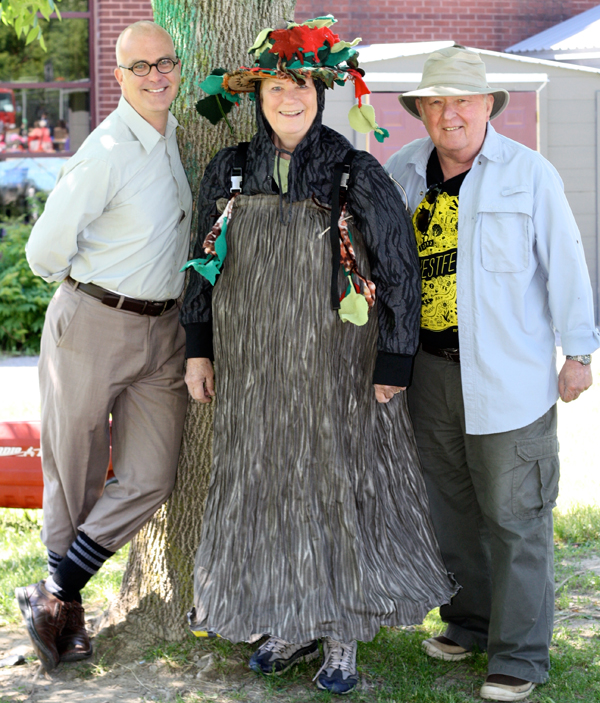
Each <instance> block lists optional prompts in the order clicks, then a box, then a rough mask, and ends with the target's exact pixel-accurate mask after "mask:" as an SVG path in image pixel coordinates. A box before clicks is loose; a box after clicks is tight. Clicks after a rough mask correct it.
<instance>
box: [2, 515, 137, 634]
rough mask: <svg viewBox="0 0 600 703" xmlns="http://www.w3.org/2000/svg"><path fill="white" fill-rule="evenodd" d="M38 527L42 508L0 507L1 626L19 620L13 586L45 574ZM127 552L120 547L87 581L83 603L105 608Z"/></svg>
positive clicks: (42, 546) (127, 548)
mask: <svg viewBox="0 0 600 703" xmlns="http://www.w3.org/2000/svg"><path fill="white" fill-rule="evenodd" d="M41 529H42V511H41V510H18V509H12V508H0V626H2V625H6V624H8V623H15V622H20V620H21V613H20V611H19V607H18V606H17V603H16V601H15V588H16V587H17V586H26V585H28V584H30V583H36V582H37V581H40V580H41V579H44V578H46V577H47V576H48V570H47V566H46V564H47V561H46V549H45V547H44V545H43V544H42V542H41V540H40V536H39V535H40V531H41ZM128 551H129V547H128V546H125V547H123V549H120V550H119V551H118V552H117V553H116V554H115V556H114V557H112V558H111V559H110V560H109V561H108V562H106V564H105V565H104V567H103V568H102V569H101V570H100V572H99V573H98V574H97V575H96V576H94V578H93V579H92V580H91V581H90V582H89V583H88V585H87V586H86V587H85V589H84V590H83V593H82V595H83V598H84V600H85V601H86V602H92V603H97V604H99V605H100V606H101V607H105V606H106V605H108V603H109V602H110V601H111V600H112V599H113V598H114V597H115V596H116V595H117V594H118V592H119V587H120V585H121V579H122V576H123V568H124V566H125V562H126V560H127V554H128Z"/></svg>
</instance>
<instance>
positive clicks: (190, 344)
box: [183, 322, 214, 361]
mask: <svg viewBox="0 0 600 703" xmlns="http://www.w3.org/2000/svg"><path fill="white" fill-rule="evenodd" d="M183 327H184V329H185V358H186V359H197V358H202V359H210V360H211V361H213V359H214V355H213V344H212V322H191V323H190V324H188V325H184V326H183Z"/></svg>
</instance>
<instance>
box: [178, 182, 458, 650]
mask: <svg viewBox="0 0 600 703" xmlns="http://www.w3.org/2000/svg"><path fill="white" fill-rule="evenodd" d="M290 208H291V212H290V210H289V209H290ZM284 215H285V217H284V220H287V219H288V217H290V218H291V219H290V221H289V223H288V222H286V223H285V224H283V223H282V222H281V221H280V220H281V218H280V209H279V198H278V196H276V195H264V194H259V195H253V196H243V195H242V196H238V198H237V199H236V202H235V204H234V209H233V213H232V218H231V222H230V224H229V227H228V230H227V244H228V252H227V258H226V260H225V264H224V266H223V271H222V273H221V274H220V276H219V277H218V279H217V283H216V285H215V287H214V291H213V294H212V315H213V334H214V351H215V378H216V402H215V426H214V463H213V475H212V479H211V484H210V489H209V494H208V499H207V504H206V511H205V514H204V523H203V535H202V540H201V543H200V546H199V549H198V552H197V556H196V563H195V584H194V585H195V603H194V605H195V609H196V615H195V622H193V623H192V627H193V629H198V630H214V631H215V632H217V633H218V634H220V635H221V636H223V637H225V638H227V639H230V640H233V641H236V642H237V641H245V640H249V639H251V638H252V636H253V635H256V634H261V633H265V634H266V633H268V634H271V635H277V636H279V637H281V638H283V639H284V640H287V641H289V642H306V641H308V640H312V639H316V638H320V637H323V636H330V637H333V638H334V639H336V640H340V641H344V642H347V641H351V640H354V639H358V640H363V641H368V640H371V639H372V638H373V637H374V636H375V635H376V634H377V632H378V630H379V628H380V627H381V626H382V625H407V624H410V623H417V622H420V621H421V620H422V619H423V617H424V616H425V614H426V613H427V612H428V611H429V610H431V609H432V608H434V607H436V606H439V605H441V604H444V603H448V602H449V600H450V598H451V596H452V594H453V593H454V592H455V590H456V587H455V584H454V582H453V580H452V579H451V578H450V577H449V576H448V574H447V573H446V569H445V568H444V565H443V563H442V560H441V557H440V553H439V550H438V546H437V543H436V540H435V537H434V533H433V527H432V524H431V521H430V517H429V512H428V504H427V498H426V493H425V486H424V483H423V478H422V475H421V470H420V467H419V461H418V457H417V450H416V446H415V442H414V439H413V432H412V427H411V424H410V420H409V417H408V413H407V408H406V400H405V395H404V393H401V394H399V395H396V396H395V397H394V398H393V399H392V400H391V401H390V402H389V403H388V404H378V403H377V402H376V400H375V395H374V390H373V385H372V378H373V368H374V364H375V357H376V349H377V336H378V322H377V314H376V311H375V310H372V311H371V312H370V315H369V322H368V323H367V324H366V325H365V326H363V327H356V326H355V325H353V324H351V323H343V322H342V321H341V320H340V318H339V315H338V314H337V312H336V311H332V310H331V307H330V304H329V295H328V291H329V278H330V275H331V263H330V256H331V254H330V246H329V237H328V235H327V234H325V235H324V234H323V232H324V230H325V229H326V228H327V227H328V226H329V221H328V220H329V215H328V213H327V212H326V211H325V210H323V209H321V208H319V207H318V206H317V205H315V204H314V203H313V202H312V201H311V200H304V201H300V202H295V203H292V204H291V205H290V204H287V203H286V204H284ZM351 231H352V236H353V238H354V249H355V252H356V256H357V260H358V268H359V270H360V271H361V272H362V273H363V275H366V276H367V277H368V276H369V263H368V260H367V256H366V252H365V247H364V245H363V242H362V238H361V236H360V233H359V232H357V231H356V230H353V229H352V227H351ZM340 281H341V279H340ZM340 290H342V286H340Z"/></svg>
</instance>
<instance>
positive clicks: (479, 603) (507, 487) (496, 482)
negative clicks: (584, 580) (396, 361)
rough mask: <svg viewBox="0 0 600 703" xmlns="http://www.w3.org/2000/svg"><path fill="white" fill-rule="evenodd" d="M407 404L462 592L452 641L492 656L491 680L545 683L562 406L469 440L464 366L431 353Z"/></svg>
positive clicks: (437, 523)
mask: <svg viewBox="0 0 600 703" xmlns="http://www.w3.org/2000/svg"><path fill="white" fill-rule="evenodd" d="M408 401H409V408H410V413H411V417H412V421H413V425H414V429H415V437H416V439H417V446H418V449H419V454H420V456H421V461H422V463H423V473H424V476H425V484H426V486H427V493H428V495H429V504H430V508H431V516H432V519H433V524H434V527H435V531H436V535H437V538H438V541H439V544H440V549H441V551H442V556H443V558H444V562H445V564H446V568H447V569H448V571H450V572H452V573H454V576H455V577H456V580H457V581H458V583H459V584H461V586H462V589H461V590H460V591H459V592H458V594H457V595H456V596H455V597H454V598H453V599H452V603H451V604H450V605H445V606H443V607H442V608H440V615H441V618H442V620H443V621H444V622H445V623H447V625H448V627H447V629H446V636H447V637H449V638H450V639H452V640H454V641H455V642H457V643H458V644H460V645H461V646H462V647H466V648H467V649H471V648H473V647H475V646H478V647H479V648H480V649H482V650H483V651H487V654H488V673H490V674H507V675H509V676H516V677H518V678H521V679H526V680H527V681H533V682H534V683H544V682H545V681H546V680H547V679H548V669H549V668H550V659H549V647H550V640H551V638H552V627H553V617H554V543H553V530H552V508H553V507H554V504H555V500H556V496H557V493H558V477H559V462H558V440H557V436H556V406H553V407H552V408H550V410H549V411H548V412H547V413H545V414H544V415H542V417H540V418H538V419H537V420H536V421H535V422H532V423H531V424H530V425H527V426H526V427H521V428H519V429H517V430H512V431H510V432H498V433H496V434H487V435H469V434H467V433H466V432H465V415H464V404H463V397H462V388H461V371H460V364H457V363H455V362H453V361H447V360H446V359H441V358H439V357H436V356H432V355H431V354H427V353H425V352H422V351H421V352H419V353H418V355H417V357H416V360H415V371H414V376H413V383H412V386H411V387H410V389H409V393H408Z"/></svg>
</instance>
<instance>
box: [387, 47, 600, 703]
mask: <svg viewBox="0 0 600 703" xmlns="http://www.w3.org/2000/svg"><path fill="white" fill-rule="evenodd" d="M508 97H509V96H508V93H507V92H506V91H505V90H493V89H492V88H490V86H489V85H488V84H487V81H486V75H485V65H484V63H483V61H482V60H481V58H480V57H479V55H478V54H477V53H475V52H474V51H469V50H466V49H464V48H463V47H459V46H455V47H451V48H447V49H442V50H441V51H437V52H435V53H433V54H431V56H429V58H428V59H427V62H426V63H425V67H424V71H423V78H422V81H421V84H420V86H419V88H418V89H417V90H415V91H411V92H409V93H404V95H401V96H400V103H401V104H402V106H403V107H404V108H405V109H406V110H407V111H408V112H409V113H410V114H411V115H413V116H414V117H416V118H418V119H421V120H422V121H423V124H424V125H425V127H426V128H427V132H428V134H429V137H427V138H424V139H418V140H416V141H414V142H411V143H410V144H407V145H406V146H405V147H403V148H402V149H401V150H400V151H399V152H398V153H396V154H394V156H392V157H391V158H390V160H389V161H388V163H387V164H386V168H387V170H388V171H389V173H390V174H391V175H392V176H393V177H394V178H395V180H396V181H398V182H399V183H401V184H402V186H403V187H404V188H405V190H406V193H407V197H408V201H409V205H410V208H411V209H412V211H413V212H414V215H413V225H414V230H415V237H416V240H417V248H418V251H419V256H420V261H421V277H422V294H423V297H422V315H421V348H420V351H419V352H418V354H417V357H416V359H415V370H414V377H413V383H412V386H411V388H410V389H409V405H410V410H411V415H412V419H413V423H414V428H415V435H416V439H417V444H418V447H419V452H420V455H421V460H422V463H423V470H424V473H425V480H426V484H427V490H428V493H429V500H430V505H431V511H432V516H433V521H434V526H435V529H436V532H437V536H438V540H439V542H440V547H441V549H442V555H443V557H444V560H445V563H446V567H447V569H448V571H450V572H453V573H454V575H455V577H456V579H457V580H458V582H459V583H460V584H462V586H463V588H462V590H461V591H459V593H458V594H457V595H456V596H455V597H454V598H453V600H452V603H451V605H449V606H443V607H442V608H441V609H440V614H441V617H442V620H443V621H444V622H445V623H446V625H447V627H446V632H445V634H444V635H443V636H441V637H434V638H431V639H429V640H427V641H426V642H424V643H423V645H424V648H425V651H426V652H427V653H428V654H429V655H430V656H432V657H436V658H439V659H445V660H450V661H452V660H460V659H463V658H465V657H467V656H469V654H470V653H471V651H472V650H474V649H477V648H479V649H481V650H483V651H487V654H488V676H487V679H486V681H485V683H484V684H483V686H482V688H481V691H480V694H481V697H482V698H485V699H488V700H496V701H517V700H521V699H523V698H526V697H527V696H528V695H529V694H530V693H531V692H532V690H533V689H534V687H535V685H536V684H540V683H544V682H545V681H546V680H547V679H548V670H549V668H550V662H549V655H548V650H549V645H550V640H551V637H552V627H553V607H554V573H553V528H552V508H553V507H554V504H555V500H556V496H557V493H558V476H559V463H558V441H557V436H556V401H557V400H558V398H559V397H560V398H562V400H563V401H565V402H569V401H571V400H574V399H575V398H577V397H578V396H579V395H580V393H582V392H583V391H584V390H586V389H587V388H588V387H589V386H590V385H591V383H592V375H591V369H590V361H591V357H590V354H591V352H593V351H594V350H595V349H597V348H598V347H599V346H600V336H599V334H598V331H597V330H596V329H595V325H594V310H593V303H592V291H591V286H590V282H589V276H588V272H587V268H586V264H585V259H584V253H583V248H582V245H581V236H580V234H579V232H578V229H577V225H576V224H575V220H574V218H573V214H572V213H571V210H570V208H569V205H568V203H567V200H566V198H565V195H564V189H563V184H562V181H561V179H560V177H559V175H558V173H557V172H556V170H555V169H554V168H553V166H552V165H551V164H549V163H548V162H547V161H546V160H545V159H544V158H543V157H542V156H540V154H538V153H537V152H535V151H532V150H530V149H528V148H527V147H524V146H522V145H521V144H518V143H517V142H514V141H512V140H511V139H507V138H506V137H503V136H501V135H499V134H498V133H497V132H496V131H495V130H494V128H493V127H492V125H491V124H490V123H489V120H490V119H493V118H494V117H497V116H498V115H499V114H500V113H501V112H502V111H503V110H504V109H505V108H506V106H507V104H508ZM555 330H557V331H558V332H559V333H560V335H561V343H562V350H563V352H564V353H565V354H567V355H568V356H567V357H566V360H565V362H564V365H563V367H562V370H561V372H560V374H559V375H558V376H557V374H556V356H555V355H556V347H555Z"/></svg>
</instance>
